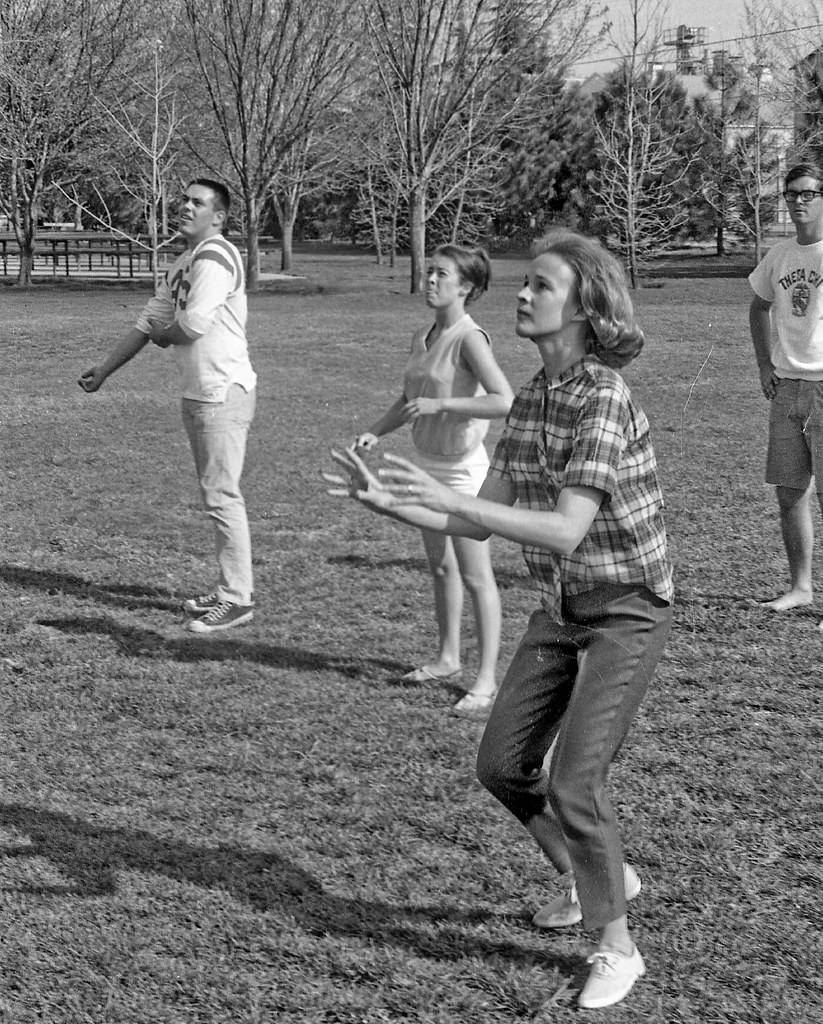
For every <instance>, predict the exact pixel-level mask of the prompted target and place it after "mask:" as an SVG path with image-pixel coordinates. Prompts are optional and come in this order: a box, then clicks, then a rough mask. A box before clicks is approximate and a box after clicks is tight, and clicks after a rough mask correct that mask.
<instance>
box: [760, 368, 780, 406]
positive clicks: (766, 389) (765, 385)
mask: <svg viewBox="0 0 823 1024" xmlns="http://www.w3.org/2000/svg"><path fill="white" fill-rule="evenodd" d="M777 380H778V378H777V375H776V374H775V372H774V366H772V364H771V363H764V364H763V365H762V366H761V367H760V387H761V388H762V389H763V394H764V395H765V396H766V398H768V400H769V401H770V402H771V400H772V399H773V398H774V396H775V394H776V393H777Z"/></svg>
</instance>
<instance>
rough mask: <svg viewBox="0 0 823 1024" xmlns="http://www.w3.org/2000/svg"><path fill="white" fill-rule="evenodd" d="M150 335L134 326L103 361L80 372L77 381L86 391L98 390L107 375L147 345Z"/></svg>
mask: <svg viewBox="0 0 823 1024" xmlns="http://www.w3.org/2000/svg"><path fill="white" fill-rule="evenodd" d="M148 340H149V336H148V335H147V334H145V333H144V332H143V331H141V330H138V328H136V327H132V329H131V330H130V331H129V333H128V334H127V335H126V336H125V338H123V340H122V341H121V342H119V343H118V344H117V345H115V346H114V348H113V349H112V350H111V352H109V354H108V355H107V356H106V358H105V359H104V360H103V362H102V363H97V364H96V365H95V366H92V367H90V368H89V369H88V370H85V371H84V372H83V373H81V374H80V379H79V380H78V381H77V383H78V384H79V385H80V387H81V388H82V389H83V390H84V391H89V392H91V391H97V390H98V389H99V388H100V386H101V385H102V384H103V381H105V379H106V378H107V377H110V376H111V374H113V373H114V371H115V370H119V369H120V367H121V366H124V365H125V364H126V363H127V362H129V360H130V359H133V358H134V357H135V356H136V355H137V353H138V352H139V351H140V350H141V349H142V348H144V347H145V345H146V344H147V342H148Z"/></svg>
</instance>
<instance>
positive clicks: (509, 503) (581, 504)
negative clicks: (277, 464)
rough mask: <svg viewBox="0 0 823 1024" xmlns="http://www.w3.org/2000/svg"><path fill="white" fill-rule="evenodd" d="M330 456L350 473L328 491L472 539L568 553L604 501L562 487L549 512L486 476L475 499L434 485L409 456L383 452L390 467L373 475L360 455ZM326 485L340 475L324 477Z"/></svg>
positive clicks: (594, 492)
mask: <svg viewBox="0 0 823 1024" xmlns="http://www.w3.org/2000/svg"><path fill="white" fill-rule="evenodd" d="M332 456H333V458H334V459H335V461H336V462H337V463H338V464H339V465H341V466H342V467H343V468H344V469H345V470H346V471H347V472H348V474H349V487H348V488H347V489H346V490H341V489H339V488H336V489H334V490H330V492H329V493H331V494H335V495H338V496H341V495H344V494H348V495H350V496H351V497H354V498H356V499H357V500H358V501H359V502H360V503H361V504H363V505H366V506H367V507H369V508H371V509H372V510H373V511H376V512H380V513H382V514H383V515H389V516H391V517H392V518H393V519H399V520H401V521H402V522H405V523H408V524H409V525H412V526H417V527H420V528H422V529H426V530H433V531H435V532H438V533H447V534H452V535H457V536H463V537H471V538H473V539H475V540H485V539H486V538H488V537H489V536H491V535H492V534H495V535H497V536H499V537H505V538H506V539H507V540H511V541H514V542H515V543H517V544H526V545H530V546H534V547H540V548H544V549H545V550H547V551H554V552H556V553H557V554H564V555H565V554H571V552H572V551H574V550H575V548H577V547H578V545H579V544H580V542H581V541H582V540H583V538H584V537H585V536H586V534H587V533H588V532H589V529H590V528H591V525H592V523H593V522H594V517H595V516H596V515H597V512H598V509H599V508H600V505H601V504H602V502H603V497H604V495H603V492H602V491H600V490H598V489H596V488H594V487H566V488H564V489H563V490H562V491H561V492H560V495H559V497H558V500H557V505H556V507H555V509H554V510H553V511H551V512H544V511H542V510H536V509H526V508H518V507H515V506H514V502H515V493H514V488H513V487H512V485H511V484H510V483H509V482H508V481H506V480H502V479H501V478H499V477H487V478H486V481H485V483H484V484H483V486H482V487H481V489H480V493H479V494H478V495H477V497H473V496H472V495H469V494H459V493H458V492H456V491H453V490H452V489H451V488H450V487H446V486H445V485H444V484H441V483H439V482H438V481H437V480H435V479H434V478H433V477H430V476H429V475H428V474H427V473H424V472H423V470H421V469H419V468H418V467H417V466H415V465H414V464H413V463H412V462H409V460H408V459H403V458H401V457H400V456H397V455H386V456H385V459H386V461H387V462H389V463H391V467H390V468H387V469H381V470H380V472H379V474H378V476H377V477H375V476H374V475H373V474H372V473H371V472H370V471H369V470H368V469H367V467H366V466H365V464H364V463H363V462H362V460H361V459H359V458H358V457H357V455H356V454H355V453H354V452H353V450H352V449H348V450H347V451H346V452H345V453H341V452H333V453H332ZM325 478H326V479H327V480H328V481H329V482H330V483H342V482H343V481H342V479H341V478H340V477H336V478H332V477H330V476H328V475H325Z"/></svg>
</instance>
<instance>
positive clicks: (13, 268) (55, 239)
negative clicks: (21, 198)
mask: <svg viewBox="0 0 823 1024" xmlns="http://www.w3.org/2000/svg"><path fill="white" fill-rule="evenodd" d="M168 255H169V257H170V258H172V259H173V258H174V256H175V255H176V253H175V251H174V249H173V248H172V249H170V250H169V253H168ZM165 259H166V256H165V254H164V255H162V256H161V261H162V262H161V266H165ZM153 264H154V258H153V254H152V252H151V250H150V249H146V248H144V247H143V246H142V245H139V244H138V243H137V242H135V241H132V240H131V239H128V238H118V237H117V236H115V235H109V234H105V233H103V232H99V231H42V232H39V233H38V235H37V238H36V240H35V253H34V266H33V268H32V274H33V276H37V277H43V276H48V277H104V278H125V279H128V278H131V279H134V278H140V277H151V276H152V273H153V270H154V265H153ZM19 269H20V248H19V246H18V244H17V239H16V238H15V237H14V235H13V234H9V233H3V234H0V270H1V271H2V274H3V276H4V277H9V276H15V277H16V276H17V273H18V271H19Z"/></svg>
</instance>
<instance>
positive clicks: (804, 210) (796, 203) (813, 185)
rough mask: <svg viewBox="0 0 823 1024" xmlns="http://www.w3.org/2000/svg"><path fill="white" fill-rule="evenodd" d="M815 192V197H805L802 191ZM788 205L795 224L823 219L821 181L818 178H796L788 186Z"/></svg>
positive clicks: (811, 222)
mask: <svg viewBox="0 0 823 1024" xmlns="http://www.w3.org/2000/svg"><path fill="white" fill-rule="evenodd" d="M802 192H814V193H816V194H815V195H814V196H813V197H811V198H808V199H805V198H803V197H802V196H801V195H800V193H802ZM785 194H786V196H788V197H789V198H787V200H786V206H788V208H789V216H790V217H791V219H792V223H794V224H795V225H801V224H814V223H817V222H820V221H823V196H821V194H820V182H819V181H818V179H817V178H809V177H807V176H804V177H802V178H794V179H793V180H792V181H790V182H789V184H788V185H787V186H786V193H785Z"/></svg>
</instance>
